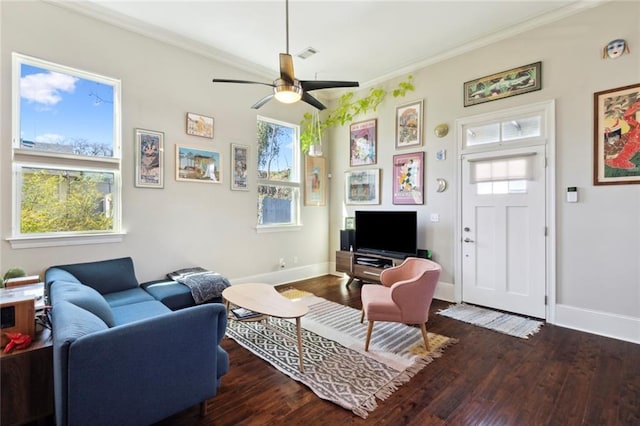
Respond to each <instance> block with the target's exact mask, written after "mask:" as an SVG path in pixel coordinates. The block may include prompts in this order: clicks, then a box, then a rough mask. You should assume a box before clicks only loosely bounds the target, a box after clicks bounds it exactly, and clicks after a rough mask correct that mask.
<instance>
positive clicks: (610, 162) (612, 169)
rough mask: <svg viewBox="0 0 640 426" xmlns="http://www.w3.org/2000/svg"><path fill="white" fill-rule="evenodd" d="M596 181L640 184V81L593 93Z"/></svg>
mask: <svg viewBox="0 0 640 426" xmlns="http://www.w3.org/2000/svg"><path fill="white" fill-rule="evenodd" d="M593 109H594V112H593V120H594V129H593V133H594V136H593V138H594V142H593V143H594V145H593V159H594V161H593V184H594V185H621V184H632V183H640V84H634V85H631V86H625V87H618V88H616V89H610V90H605V91H602V92H597V93H594V95H593Z"/></svg>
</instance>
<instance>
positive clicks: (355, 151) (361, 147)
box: [349, 118, 378, 167]
mask: <svg viewBox="0 0 640 426" xmlns="http://www.w3.org/2000/svg"><path fill="white" fill-rule="evenodd" d="M377 124H378V120H376V119H375V118H374V119H373V120H367V121H361V122H359V123H353V124H351V125H350V126H349V139H350V142H349V148H350V161H349V164H350V165H351V166H352V167H353V166H367V165H371V164H376V162H377V139H378V134H377Z"/></svg>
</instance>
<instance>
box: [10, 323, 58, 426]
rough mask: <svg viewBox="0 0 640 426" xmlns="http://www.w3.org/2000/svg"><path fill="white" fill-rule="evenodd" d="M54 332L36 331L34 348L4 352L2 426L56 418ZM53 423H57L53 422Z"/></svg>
mask: <svg viewBox="0 0 640 426" xmlns="http://www.w3.org/2000/svg"><path fill="white" fill-rule="evenodd" d="M52 345H53V341H52V337H51V331H49V330H48V329H43V330H39V331H36V335H35V339H34V341H33V343H32V344H31V346H29V347H28V348H26V349H22V350H14V351H11V352H10V353H8V354H5V353H2V352H0V370H1V376H0V383H2V391H1V392H0V407H2V412H1V415H0V424H2V425H3V426H5V425H6V426H10V425H17V424H23V423H28V422H32V421H35V420H39V419H43V418H45V417H48V416H52V415H53V348H52ZM51 423H53V420H52V421H51Z"/></svg>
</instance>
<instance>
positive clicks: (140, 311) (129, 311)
mask: <svg viewBox="0 0 640 426" xmlns="http://www.w3.org/2000/svg"><path fill="white" fill-rule="evenodd" d="M170 312H171V309H169V308H167V307H166V306H164V305H163V304H162V303H161V302H159V301H157V300H153V301H151V302H140V303H132V304H129V305H122V306H116V307H114V308H113V317H114V319H115V322H116V325H121V324H128V323H131V322H135V321H140V320H143V319H147V318H153V317H157V316H158V315H164V314H167V313H170Z"/></svg>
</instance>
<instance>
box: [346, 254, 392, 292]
mask: <svg viewBox="0 0 640 426" xmlns="http://www.w3.org/2000/svg"><path fill="white" fill-rule="evenodd" d="M402 262H404V259H398V258H394V257H389V256H380V255H377V254H369V253H358V252H352V251H336V271H337V272H344V273H345V274H347V275H348V276H349V281H348V282H347V285H350V284H351V283H352V282H353V280H355V279H358V280H360V281H363V282H373V283H379V282H380V274H381V273H382V271H384V270H385V269H386V268H390V267H392V266H397V265H399V264H401V263H402Z"/></svg>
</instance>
